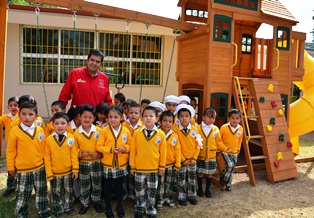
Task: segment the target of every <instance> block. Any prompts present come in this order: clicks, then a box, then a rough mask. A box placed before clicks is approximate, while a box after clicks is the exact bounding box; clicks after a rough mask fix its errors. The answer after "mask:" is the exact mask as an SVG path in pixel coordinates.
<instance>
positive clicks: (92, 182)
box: [74, 104, 104, 215]
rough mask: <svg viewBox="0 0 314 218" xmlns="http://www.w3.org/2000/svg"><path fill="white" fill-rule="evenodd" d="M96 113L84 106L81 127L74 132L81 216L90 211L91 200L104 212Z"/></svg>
mask: <svg viewBox="0 0 314 218" xmlns="http://www.w3.org/2000/svg"><path fill="white" fill-rule="evenodd" d="M95 118H96V111H95V108H94V107H93V106H92V105H89V104H84V105H82V108H81V110H80V120H81V125H80V126H79V127H78V129H77V130H76V131H75V132H74V138H75V142H76V144H77V148H78V157H79V161H80V173H79V178H80V179H79V182H80V183H79V184H80V187H81V197H80V200H81V204H82V206H81V208H80V210H79V214H81V215H82V214H85V213H86V212H87V210H88V209H89V203H90V199H91V200H92V201H93V203H94V209H95V211H96V212H97V213H102V212H104V209H103V208H102V206H101V199H100V195H101V179H102V166H101V161H100V158H101V157H102V154H101V153H99V152H98V151H97V150H96V145H97V140H98V138H99V135H100V131H101V128H99V127H96V126H95V125H93V122H94V120H95Z"/></svg>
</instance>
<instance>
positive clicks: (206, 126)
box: [202, 121, 213, 137]
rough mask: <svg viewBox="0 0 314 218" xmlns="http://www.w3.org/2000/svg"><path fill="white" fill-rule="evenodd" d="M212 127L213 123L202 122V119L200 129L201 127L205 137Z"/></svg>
mask: <svg viewBox="0 0 314 218" xmlns="http://www.w3.org/2000/svg"><path fill="white" fill-rule="evenodd" d="M212 128H213V124H211V125H207V124H206V123H204V121H202V129H203V131H204V133H205V136H206V137H207V136H208V134H209V133H210V131H211V130H212Z"/></svg>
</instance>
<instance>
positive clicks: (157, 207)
mask: <svg viewBox="0 0 314 218" xmlns="http://www.w3.org/2000/svg"><path fill="white" fill-rule="evenodd" d="M156 209H157V210H163V209H164V208H163V206H162V204H157V205H156Z"/></svg>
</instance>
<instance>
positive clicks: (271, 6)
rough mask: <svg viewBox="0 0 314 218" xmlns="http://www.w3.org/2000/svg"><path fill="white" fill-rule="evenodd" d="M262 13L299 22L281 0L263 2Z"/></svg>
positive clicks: (263, 0) (265, 0) (264, 0)
mask: <svg viewBox="0 0 314 218" xmlns="http://www.w3.org/2000/svg"><path fill="white" fill-rule="evenodd" d="M261 11H262V12H263V13H264V14H268V15H271V16H275V17H280V18H283V19H287V20H291V21H295V22H298V21H297V20H296V19H295V18H294V16H293V15H292V14H291V13H290V12H289V11H288V9H287V8H285V6H284V5H283V4H282V3H281V2H280V1H279V0H262V9H261Z"/></svg>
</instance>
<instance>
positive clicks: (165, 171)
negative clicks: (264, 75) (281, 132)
mask: <svg viewBox="0 0 314 218" xmlns="http://www.w3.org/2000/svg"><path fill="white" fill-rule="evenodd" d="M114 97H115V98H114V103H115V104H114V105H113V106H111V107H109V106H108V105H107V104H105V103H101V104H99V105H97V107H96V108H94V107H93V106H91V105H80V106H77V107H75V108H71V109H70V110H69V111H68V114H66V113H65V110H66V107H65V104H64V103H63V102H61V101H55V102H53V103H52V105H51V112H52V118H51V119H50V120H49V123H48V124H47V126H46V125H45V123H44V122H43V120H42V118H40V117H39V116H38V111H37V105H36V101H35V100H34V99H33V98H32V97H31V96H29V95H25V96H21V97H20V98H19V99H17V98H16V97H12V98H10V99H9V102H8V110H9V112H10V113H9V114H6V115H3V116H2V117H1V118H0V124H4V125H5V127H6V136H8V138H6V139H7V142H8V143H7V150H6V156H7V168H8V181H7V184H8V185H7V190H6V191H5V192H4V193H3V196H7V195H8V194H10V193H11V192H13V191H14V190H15V188H16V187H15V186H14V184H15V183H16V179H17V183H18V184H17V188H18V192H17V203H16V208H15V214H16V216H17V217H27V215H28V206H29V205H28V204H29V199H30V196H31V192H32V189H33V188H34V189H35V192H36V208H37V210H38V214H39V215H40V216H41V217H50V214H49V200H48V193H47V180H48V181H50V187H51V201H52V212H53V213H54V214H55V215H56V217H63V216H64V214H68V215H74V214H76V211H75V209H74V201H73V199H74V196H76V197H79V199H80V202H81V205H82V206H81V208H80V210H79V214H85V213H86V212H87V210H88V209H89V206H90V204H91V202H92V203H93V205H94V209H95V211H96V212H97V213H101V212H105V215H106V217H109V218H111V217H114V213H113V210H112V206H111V196H112V192H114V193H115V196H116V201H117V204H116V212H117V215H118V217H124V215H125V211H124V209H123V205H122V202H123V199H124V197H125V196H126V195H128V196H129V198H130V199H134V200H136V205H135V217H143V215H144V214H145V213H146V214H147V215H148V217H156V214H157V210H161V209H163V206H164V204H165V203H166V204H167V205H169V206H170V207H171V208H176V205H175V200H174V195H173V190H174V189H175V184H177V187H176V188H177V193H178V203H179V204H180V205H187V201H189V202H190V203H191V204H192V205H196V204H197V203H198V201H197V198H196V195H198V196H199V197H204V196H206V197H208V198H210V197H211V192H210V186H211V180H212V174H213V173H214V172H215V171H216V168H217V164H216V152H218V151H222V156H223V158H224V160H225V163H226V167H225V169H224V170H223V171H222V172H221V176H220V183H221V185H223V186H224V187H225V190H227V191H231V187H230V185H231V182H232V177H233V172H234V167H235V164H236V162H237V155H238V153H239V152H240V147H241V142H242V136H243V129H242V127H241V126H240V125H239V123H240V120H241V113H240V112H239V111H238V110H237V109H232V110H230V111H229V112H228V118H229V122H228V123H227V124H224V125H223V126H222V127H221V128H220V130H219V128H218V127H217V126H215V125H214V122H215V118H216V112H215V110H213V109H211V108H207V109H205V111H204V113H203V121H202V123H201V124H199V125H198V124H197V123H196V121H195V118H194V116H195V109H194V108H193V107H192V106H191V105H193V104H191V99H190V98H189V97H188V96H179V97H177V96H174V95H170V96H167V97H166V98H165V101H164V104H163V103H161V102H158V101H153V102H150V101H149V100H148V99H143V100H142V101H141V104H138V103H137V102H135V101H134V100H131V99H125V96H124V95H123V94H122V93H118V94H116V95H115V96H114ZM190 104H191V105H190ZM204 177H205V178H206V186H205V187H206V188H205V192H204V191H203V187H202V186H203V185H202V184H203V178H204ZM196 181H197V182H196ZM196 183H197V190H196ZM101 193H103V196H104V198H105V205H106V207H105V210H104V209H103V208H102V206H101ZM73 195H74V196H73Z"/></svg>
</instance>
